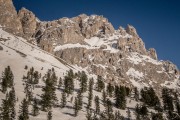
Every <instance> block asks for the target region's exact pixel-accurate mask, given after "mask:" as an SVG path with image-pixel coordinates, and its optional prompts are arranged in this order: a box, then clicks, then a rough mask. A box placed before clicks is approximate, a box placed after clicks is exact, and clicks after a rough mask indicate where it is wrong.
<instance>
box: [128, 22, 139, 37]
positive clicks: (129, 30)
mask: <svg viewBox="0 0 180 120" xmlns="http://www.w3.org/2000/svg"><path fill="white" fill-rule="evenodd" d="M126 32H127V33H128V34H130V35H132V36H134V37H138V34H137V32H136V29H135V28H134V27H133V26H131V25H128V26H127V28H126Z"/></svg>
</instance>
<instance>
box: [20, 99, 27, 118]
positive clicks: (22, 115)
mask: <svg viewBox="0 0 180 120" xmlns="http://www.w3.org/2000/svg"><path fill="white" fill-rule="evenodd" d="M28 107H29V106H28V101H27V100H26V99H23V101H22V103H21V106H20V110H19V120H29V111H28Z"/></svg>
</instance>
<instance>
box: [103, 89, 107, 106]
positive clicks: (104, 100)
mask: <svg viewBox="0 0 180 120" xmlns="http://www.w3.org/2000/svg"><path fill="white" fill-rule="evenodd" d="M106 98H107V95H106V92H105V90H103V92H102V102H103V105H104V106H106V100H107V99H106Z"/></svg>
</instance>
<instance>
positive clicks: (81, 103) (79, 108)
mask: <svg viewBox="0 0 180 120" xmlns="http://www.w3.org/2000/svg"><path fill="white" fill-rule="evenodd" d="M77 99H78V110H81V109H82V105H83V96H82V92H81V90H79V91H78V95H77Z"/></svg>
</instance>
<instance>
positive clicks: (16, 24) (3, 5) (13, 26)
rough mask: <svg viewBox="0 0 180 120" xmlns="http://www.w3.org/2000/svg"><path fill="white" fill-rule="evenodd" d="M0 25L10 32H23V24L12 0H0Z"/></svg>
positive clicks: (19, 33) (17, 33)
mask: <svg viewBox="0 0 180 120" xmlns="http://www.w3.org/2000/svg"><path fill="white" fill-rule="evenodd" d="M0 25H1V26H3V29H4V30H6V31H8V32H10V33H13V34H16V35H21V34H22V25H21V22H20V20H19V18H18V16H17V12H16V9H15V7H14V5H13V2H12V0H0Z"/></svg>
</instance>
